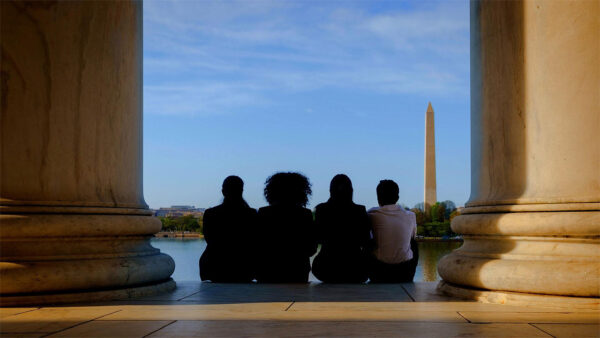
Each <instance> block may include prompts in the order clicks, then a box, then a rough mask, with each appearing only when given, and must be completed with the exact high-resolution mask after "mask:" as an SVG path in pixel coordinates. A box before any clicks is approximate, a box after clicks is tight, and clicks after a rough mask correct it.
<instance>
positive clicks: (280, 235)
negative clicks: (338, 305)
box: [256, 173, 316, 283]
mask: <svg viewBox="0 0 600 338" xmlns="http://www.w3.org/2000/svg"><path fill="white" fill-rule="evenodd" d="M310 193H311V190H310V183H309V182H308V179H307V178H306V177H304V176H303V175H300V174H297V173H277V174H275V175H273V176H271V177H270V178H268V179H267V182H266V187H265V197H266V199H267V201H268V202H269V204H270V206H268V207H263V208H260V209H259V211H258V225H257V226H256V234H257V236H258V237H257V240H256V243H257V251H258V255H257V258H256V280H257V281H258V282H265V283H294V282H295V283H303V282H307V281H308V273H309V272H310V257H311V256H312V255H313V254H314V252H315V250H316V243H315V240H314V234H313V231H314V230H313V219H312V212H311V211H310V210H308V209H306V208H305V207H304V205H306V203H307V202H308V194H310Z"/></svg>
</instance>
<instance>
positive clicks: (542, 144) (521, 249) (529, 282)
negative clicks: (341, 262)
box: [439, 1, 600, 306]
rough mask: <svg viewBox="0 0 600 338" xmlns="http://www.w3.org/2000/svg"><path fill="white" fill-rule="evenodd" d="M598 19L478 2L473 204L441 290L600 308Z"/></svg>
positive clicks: (548, 8)
mask: <svg viewBox="0 0 600 338" xmlns="http://www.w3.org/2000/svg"><path fill="white" fill-rule="evenodd" d="M599 18H600V2H598V1H474V2H472V3H471V197H470V199H469V201H468V202H467V204H466V208H465V209H464V212H463V215H462V216H459V217H456V218H454V220H453V222H452V228H453V230H454V231H455V232H457V233H461V234H463V236H464V239H465V242H464V245H463V246H462V247H461V248H460V249H459V250H456V251H454V252H453V253H452V254H450V255H448V256H446V257H444V258H443V259H442V260H441V261H440V262H439V273H440V275H441V276H442V278H443V279H444V282H442V283H440V286H439V289H440V290H441V291H442V292H445V293H448V294H452V295H458V296H464V297H468V298H476V299H479V300H483V301H490V302H500V303H505V302H508V303H510V302H513V303H519V302H522V303H552V304H571V305H573V304H575V305H582V306H586V305H596V306H597V305H598V303H599V299H598V297H599V296H600V263H599V262H600V239H599V238H600V237H599V236H600V43H599V41H600V20H599ZM565 296H567V297H565Z"/></svg>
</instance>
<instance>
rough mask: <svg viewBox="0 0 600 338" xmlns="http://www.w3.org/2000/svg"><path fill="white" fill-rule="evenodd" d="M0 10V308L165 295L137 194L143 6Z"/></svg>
mask: <svg viewBox="0 0 600 338" xmlns="http://www.w3.org/2000/svg"><path fill="white" fill-rule="evenodd" d="M1 10H2V14H1V15H2V18H1V19H2V23H1V25H2V27H1V34H2V35H1V43H2V66H1V67H2V69H1V85H2V88H1V94H2V95H1V100H2V101H1V108H2V111H1V120H0V131H1V133H2V134H1V135H0V140H1V155H0V156H1V157H0V158H1V164H0V165H1V173H0V175H1V181H0V187H1V189H0V198H1V199H0V211H1V215H0V256H1V259H0V260H1V262H0V275H1V283H0V296H1V297H0V301H1V303H2V304H3V305H6V304H24V303H43V302H61V301H77V300H92V299H108V298H118V297H122V296H128V295H135V294H144V293H147V292H154V291H156V290H162V289H168V288H172V287H173V286H174V284H173V282H172V281H171V280H170V279H169V277H170V275H171V273H172V272H173V269H174V262H173V260H172V259H171V258H170V257H169V256H167V255H165V254H161V253H160V251H159V250H158V249H155V248H153V247H152V246H151V245H150V237H151V236H152V234H154V233H156V232H157V231H159V230H160V226H161V225H160V221H158V220H157V219H155V218H153V217H151V212H150V211H149V210H148V206H147V205H146V203H145V202H144V197H143V191H142V3H141V2H129V1H57V2H55V1H47V2H46V1H41V2H25V1H2V2H1ZM59 294H60V295H59Z"/></svg>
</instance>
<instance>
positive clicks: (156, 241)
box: [152, 238, 461, 282]
mask: <svg viewBox="0 0 600 338" xmlns="http://www.w3.org/2000/svg"><path fill="white" fill-rule="evenodd" d="M152 245H154V247H156V248H158V249H160V250H161V251H162V252H164V253H166V254H168V255H170V256H171V257H173V259H174V260H175V272H174V273H173V276H172V277H173V279H175V280H176V281H199V280H200V269H199V267H198V260H199V259H200V255H202V252H204V249H205V248H206V242H205V241H204V239H196V238H189V239H181V238H153V239H152ZM460 246H461V243H459V242H420V243H419V255H420V256H419V265H418V266H417V272H416V273H415V282H421V281H437V280H439V279H440V276H439V275H438V273H437V262H438V261H439V260H440V258H442V256H444V255H446V254H448V253H450V251H452V250H454V249H456V248H458V247H460ZM310 280H311V281H317V279H315V277H314V276H313V275H312V273H311V275H310Z"/></svg>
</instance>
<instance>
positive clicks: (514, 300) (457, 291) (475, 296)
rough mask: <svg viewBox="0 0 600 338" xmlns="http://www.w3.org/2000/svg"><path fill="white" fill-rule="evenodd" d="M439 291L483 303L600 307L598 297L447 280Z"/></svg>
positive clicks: (553, 306)
mask: <svg viewBox="0 0 600 338" xmlns="http://www.w3.org/2000/svg"><path fill="white" fill-rule="evenodd" d="M437 291H438V293H440V294H443V295H447V296H451V297H456V298H461V299H468V300H476V301H478V302H481V303H493V304H506V305H516V306H529V307H534V306H539V307H552V308H565V309H594V310H598V309H600V298H597V297H566V296H552V295H542V294H533V293H520V292H510V291H491V290H482V289H472V288H467V287H464V286H458V285H455V284H451V283H448V282H445V281H440V282H439V283H438V286H437Z"/></svg>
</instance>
